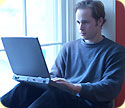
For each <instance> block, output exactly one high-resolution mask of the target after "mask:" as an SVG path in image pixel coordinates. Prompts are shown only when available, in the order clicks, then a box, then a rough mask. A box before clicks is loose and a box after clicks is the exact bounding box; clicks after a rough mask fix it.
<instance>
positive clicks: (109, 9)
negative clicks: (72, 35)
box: [75, 0, 115, 41]
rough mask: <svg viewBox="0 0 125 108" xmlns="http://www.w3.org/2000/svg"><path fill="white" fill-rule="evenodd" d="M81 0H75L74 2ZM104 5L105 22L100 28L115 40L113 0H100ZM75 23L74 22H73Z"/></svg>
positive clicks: (77, 34)
mask: <svg viewBox="0 0 125 108" xmlns="http://www.w3.org/2000/svg"><path fill="white" fill-rule="evenodd" d="M79 1H81V0H75V3H77V2H79ZM101 1H102V2H103V4H104V6H105V12H106V19H107V22H106V23H105V24H104V26H103V28H102V34H104V35H105V36H106V37H107V38H109V39H111V40H113V41H115V0H101ZM75 24H76V23H75ZM75 31H76V38H79V37H80V36H79V33H78V30H77V26H76V25H75Z"/></svg>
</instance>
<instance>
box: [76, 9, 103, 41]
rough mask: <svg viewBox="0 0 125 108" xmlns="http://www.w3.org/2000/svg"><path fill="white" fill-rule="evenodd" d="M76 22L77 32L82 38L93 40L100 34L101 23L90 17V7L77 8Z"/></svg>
mask: <svg viewBox="0 0 125 108" xmlns="http://www.w3.org/2000/svg"><path fill="white" fill-rule="evenodd" d="M76 22H77V26H78V30H79V33H80V35H81V36H82V37H83V39H84V40H89V41H93V40H94V39H95V38H98V36H99V35H100V32H101V24H100V23H99V21H98V22H97V21H96V20H95V19H94V18H93V17H92V13H91V9H89V8H85V9H78V10H77V11H76Z"/></svg>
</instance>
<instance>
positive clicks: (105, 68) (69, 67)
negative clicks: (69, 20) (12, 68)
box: [1, 0, 125, 108]
mask: <svg viewBox="0 0 125 108" xmlns="http://www.w3.org/2000/svg"><path fill="white" fill-rule="evenodd" d="M75 12H76V22H77V25H78V29H79V32H80V34H81V36H82V38H81V39H78V40H75V41H72V42H69V43H67V44H65V45H64V47H63V48H62V50H61V51H60V53H59V55H58V57H57V59H56V61H55V64H54V66H53V67H52V71H51V76H52V77H53V78H52V80H53V81H54V82H56V83H58V84H60V85H64V86H65V87H66V88H67V89H70V90H71V93H69V92H65V91H63V90H60V89H58V88H55V87H52V86H51V83H50V86H49V87H48V88H44V89H42V88H37V87H34V86H31V85H28V84H24V83H20V84H18V85H17V86H16V87H15V88H14V89H12V90H11V91H10V92H8V93H7V94H6V95H4V96H3V97H2V100H1V102H2V104H3V105H5V106H7V107H10V108H112V107H113V100H114V99H115V97H116V96H117V95H118V94H119V92H120V89H121V87H122V83H123V77H124V71H125V68H124V67H125V49H124V48H123V47H121V46H120V45H118V44H116V43H115V42H113V41H111V40H109V39H107V38H106V37H105V36H102V35H101V29H102V26H103V24H104V23H105V12H104V6H103V4H102V2H100V1H96V0H95V1H92V0H84V1H81V2H79V3H78V4H77V5H76V9H75Z"/></svg>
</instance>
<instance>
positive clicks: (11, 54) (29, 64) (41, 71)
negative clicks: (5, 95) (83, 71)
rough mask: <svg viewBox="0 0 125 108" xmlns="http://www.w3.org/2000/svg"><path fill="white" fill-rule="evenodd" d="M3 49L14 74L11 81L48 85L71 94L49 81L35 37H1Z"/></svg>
mask: <svg viewBox="0 0 125 108" xmlns="http://www.w3.org/2000/svg"><path fill="white" fill-rule="evenodd" d="M1 39H2V42H3V46H4V49H5V51H6V54H7V57H8V60H9V63H10V65H11V68H12V71H13V73H14V75H13V79H14V80H16V81H20V82H21V81H23V82H26V83H30V84H33V85H36V86H42V84H47V85H48V84H50V82H51V85H52V86H54V87H58V88H60V89H62V90H64V91H68V92H70V93H71V90H68V89H67V88H66V87H65V86H63V85H59V84H57V83H54V82H53V81H51V78H50V74H49V71H48V68H47V65H46V62H45V59H44V56H43V53H42V48H41V46H40V44H39V41H38V38H37V37H2V38H1Z"/></svg>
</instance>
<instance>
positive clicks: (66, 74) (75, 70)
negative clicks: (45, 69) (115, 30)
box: [52, 38, 125, 102]
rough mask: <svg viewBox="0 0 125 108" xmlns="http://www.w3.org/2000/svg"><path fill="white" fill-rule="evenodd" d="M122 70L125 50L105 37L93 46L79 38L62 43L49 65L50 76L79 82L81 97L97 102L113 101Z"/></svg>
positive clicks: (122, 74)
mask: <svg viewBox="0 0 125 108" xmlns="http://www.w3.org/2000/svg"><path fill="white" fill-rule="evenodd" d="M124 73H125V49H124V48H123V47H121V46H119V45H117V44H115V43H114V42H112V41H110V40H108V39H107V38H104V40H103V41H101V42H100V43H97V44H94V45H91V44H89V45H86V44H83V43H82V41H81V40H77V41H73V42H70V43H68V44H66V45H64V47H63V49H62V50H61V51H60V53H59V55H58V57H57V59H56V61H55V64H54V66H53V68H52V76H54V75H55V76H57V77H61V78H65V79H66V80H68V81H70V82H71V83H78V84H81V85H82V88H81V91H80V96H81V97H83V98H85V99H88V100H91V101H98V102H106V101H111V100H113V99H114V98H115V97H116V96H117V95H118V94H119V92H120V90H121V87H122V83H123V78H124Z"/></svg>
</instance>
